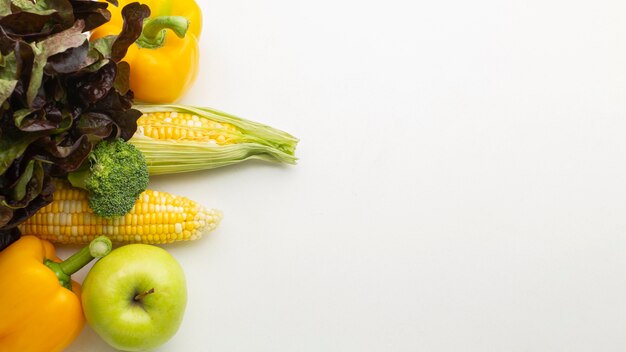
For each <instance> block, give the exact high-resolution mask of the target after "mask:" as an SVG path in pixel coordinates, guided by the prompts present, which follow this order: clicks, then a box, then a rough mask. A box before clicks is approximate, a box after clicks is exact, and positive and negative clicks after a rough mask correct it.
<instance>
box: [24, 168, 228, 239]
mask: <svg viewBox="0 0 626 352" xmlns="http://www.w3.org/2000/svg"><path fill="white" fill-rule="evenodd" d="M54 182H55V187H56V191H55V192H54V194H53V201H52V203H50V204H48V205H47V206H45V207H44V208H42V209H41V210H39V211H38V212H37V213H35V215H33V216H32V217H31V218H29V219H28V220H26V221H25V222H24V223H22V224H21V225H20V226H19V229H20V231H21V233H22V235H35V236H38V237H40V238H42V239H46V240H49V241H51V242H54V243H65V244H85V243H89V242H90V241H91V240H92V239H94V238H95V237H97V236H99V235H105V236H107V237H109V238H110V239H111V240H112V241H113V242H118V243H152V244H157V243H171V242H175V241H186V240H196V239H198V238H200V237H201V236H202V234H203V232H208V231H211V230H213V229H215V228H216V227H217V225H218V224H219V222H220V221H221V219H222V213H221V212H220V211H218V210H214V209H206V208H204V207H202V206H200V205H198V204H197V203H195V202H194V201H191V200H189V199H187V198H185V197H181V196H175V195H171V194H168V193H165V192H157V191H151V190H146V191H145V192H144V193H142V194H141V196H140V197H139V199H138V200H137V202H136V203H135V206H134V207H133V209H132V210H131V211H130V212H129V213H128V214H126V215H124V216H122V217H119V218H112V219H109V218H102V217H99V216H97V215H95V214H94V213H93V212H92V211H91V209H90V208H89V202H88V192H86V191H84V190H82V189H78V188H73V187H71V186H70V185H69V183H67V182H65V181H60V180H55V181H54Z"/></svg>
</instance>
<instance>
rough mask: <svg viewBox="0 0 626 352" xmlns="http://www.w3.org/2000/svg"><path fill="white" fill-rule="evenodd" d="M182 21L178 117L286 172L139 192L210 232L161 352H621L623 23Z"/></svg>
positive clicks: (496, 11) (372, 15)
mask: <svg viewBox="0 0 626 352" xmlns="http://www.w3.org/2000/svg"><path fill="white" fill-rule="evenodd" d="M201 6H202V8H203V11H204V19H205V22H204V31H203V35H202V39H201V47H202V49H201V50H202V65H201V67H200V73H199V78H198V81H197V83H196V85H195V86H194V88H193V90H192V91H191V92H190V93H189V94H188V95H187V96H186V98H185V99H184V103H188V104H196V105H206V106H211V107H213V108H216V109H219V110H223V111H227V112H230V113H233V114H236V115H239V116H242V117H246V118H249V119H252V120H255V121H259V122H263V123H266V124H269V125H272V126H274V127H277V128H280V129H283V130H285V131H288V132H290V133H292V134H294V135H295V136H297V137H299V138H300V139H301V143H300V144H299V147H298V150H297V155H298V157H299V158H300V161H299V164H298V165H297V166H276V165H271V164H268V163H262V162H249V163H245V164H242V165H239V166H234V167H228V168H224V169H220V170H216V171H210V172H201V173H195V174H189V175H184V176H168V177H159V178H156V177H155V178H153V179H152V183H151V188H154V189H158V190H163V191H169V192H172V193H176V194H181V195H185V196H188V197H190V198H192V199H195V200H197V201H199V202H201V203H203V204H205V205H207V206H209V207H215V208H219V209H222V210H223V211H224V213H225V218H224V221H223V223H222V224H221V226H220V227H219V228H218V229H217V230H216V231H215V232H213V233H211V234H209V235H207V236H206V237H204V238H203V239H202V240H200V241H197V242H193V243H184V244H176V245H173V246H167V247H166V248H167V249H168V250H169V251H170V252H171V253H172V254H173V255H174V256H175V257H176V258H177V259H178V260H179V261H180V262H181V264H182V265H183V267H184V269H185V271H186V275H187V280H188V290H189V304H188V307H187V312H186V315H185V319H184V322H183V324H182V326H181V328H180V330H179V332H178V334H177V335H176V336H175V337H174V338H173V339H172V340H171V341H170V342H169V343H167V344H166V345H164V346H163V347H162V348H161V349H160V351H216V352H218V351H219V352H221V351H224V352H226V351H228V352H230V351H242V352H243V351H246V352H248V351H268V352H269V351H272V352H275V351H281V352H282V351H285V352H286V351H289V352H291V351H311V352H318V351H394V352H395V351H476V352H484V351H498V352H499V351H568V352H572V351H603V352H604V351H624V350H626V338H624V336H625V335H624V331H625V329H626V275H625V274H626V255H625V253H626V252H625V251H626V119H625V116H626V2H624V1H622V0H605V1H588V0H584V1H583V0H568V1H565V0H524V1H522V0H517V1H515V0H513V1H501V0H475V1H464V0H442V1H422V0H413V1H408V0H407V1H402V0H389V1H370V0H360V1H352V0H339V1H338V0H317V1H304V0H258V1H248V0H245V1H244V0H228V1H213V0H211V1H202V2H201ZM84 274H85V272H84V271H83V272H82V273H81V274H80V275H78V276H77V278H78V279H79V280H80V279H82V277H84ZM109 350H110V349H109V347H108V346H106V345H105V344H104V343H103V342H102V341H101V340H100V339H99V337H98V336H97V335H95V333H94V332H93V331H91V329H89V328H86V329H85V331H84V332H83V334H82V335H81V336H80V337H79V338H78V339H77V340H76V342H75V343H74V344H73V345H72V347H71V348H70V351H109Z"/></svg>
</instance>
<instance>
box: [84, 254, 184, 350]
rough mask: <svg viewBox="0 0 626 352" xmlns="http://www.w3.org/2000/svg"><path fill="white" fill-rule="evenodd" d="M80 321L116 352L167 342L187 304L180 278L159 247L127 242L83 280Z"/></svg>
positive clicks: (177, 267) (178, 270)
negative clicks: (82, 313)
mask: <svg viewBox="0 0 626 352" xmlns="http://www.w3.org/2000/svg"><path fill="white" fill-rule="evenodd" d="M82 302H83V310H84V312H85V317H86V318H87V321H88V322H89V325H91V327H92V328H93V330H94V331H95V332H96V333H97V334H98V335H100V337H102V339H103V340H105V341H106V342H107V343H108V344H110V345H111V346H113V347H115V348H116V349H118V350H123V351H142V350H148V349H153V348H156V347H158V346H160V345H162V344H164V343H165V342H166V341H168V340H169V339H170V338H171V337H172V336H174V334H176V331H178V328H179V327H180V323H181V322H182V319H183V315H184V313H185V306H186V305H187V286H186V284H185V274H184V272H183V269H182V268H181V266H180V265H179V264H178V262H177V261H176V259H174V257H172V256H171V255H170V254H169V253H168V252H167V251H165V250H164V249H162V248H160V247H156V246H152V245H147V244H129V245H126V246H122V247H119V248H117V249H115V250H113V251H112V252H111V253H109V255H107V256H106V257H104V258H103V259H100V261H98V262H97V263H96V264H95V265H94V266H93V267H92V269H91V270H90V271H89V273H88V274H87V276H86V277H85V280H84V282H83V289H82Z"/></svg>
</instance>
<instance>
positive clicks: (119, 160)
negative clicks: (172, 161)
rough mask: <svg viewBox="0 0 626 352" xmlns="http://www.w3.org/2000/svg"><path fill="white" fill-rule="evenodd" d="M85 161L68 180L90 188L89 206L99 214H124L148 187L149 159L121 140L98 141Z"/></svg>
mask: <svg viewBox="0 0 626 352" xmlns="http://www.w3.org/2000/svg"><path fill="white" fill-rule="evenodd" d="M85 164H86V166H85V168H84V169H82V170H78V171H76V172H72V173H70V174H69V175H68V180H69V181H70V183H71V184H72V185H73V186H74V187H80V188H83V189H86V190H88V191H89V193H90V194H89V206H90V207H91V209H92V210H93V212H94V213H95V214H96V215H98V216H101V217H105V218H111V217H119V216H123V215H125V214H126V213H128V212H129V211H130V210H131V209H132V208H133V206H134V205H135V202H136V201H137V199H138V198H139V195H140V194H141V193H142V192H143V191H145V190H146V188H147V187H148V166H147V165H146V159H145V158H144V156H143V154H141V152H140V151H139V150H138V149H137V148H135V146H133V145H132V144H130V143H126V142H124V140H122V139H114V140H112V141H102V142H100V143H98V144H97V145H96V146H95V147H94V149H93V150H92V151H91V154H90V155H89V158H88V162H85Z"/></svg>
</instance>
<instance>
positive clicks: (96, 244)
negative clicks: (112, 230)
mask: <svg viewBox="0 0 626 352" xmlns="http://www.w3.org/2000/svg"><path fill="white" fill-rule="evenodd" d="M112 247H113V245H112V244H111V240H110V239H109V238H108V237H106V236H99V237H96V238H94V239H93V241H91V243H89V245H88V246H85V247H83V249H81V250H80V251H78V252H76V253H74V254H73V255H72V256H71V257H69V258H67V259H66V260H64V261H62V262H60V263H57V262H54V261H52V260H49V259H46V261H45V264H46V265H47V266H48V267H49V268H50V269H51V270H52V271H54V273H55V274H56V276H57V277H58V278H59V283H60V284H61V285H62V286H64V287H66V288H68V289H70V290H71V289H72V284H71V275H72V274H74V273H75V272H77V271H78V270H80V269H81V268H82V267H84V266H85V265H87V264H88V263H89V262H91V261H92V260H93V259H94V258H102V257H104V256H105V255H107V254H109V252H111V249H112Z"/></svg>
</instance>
